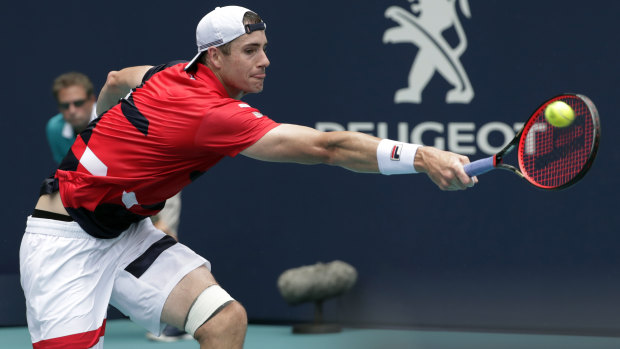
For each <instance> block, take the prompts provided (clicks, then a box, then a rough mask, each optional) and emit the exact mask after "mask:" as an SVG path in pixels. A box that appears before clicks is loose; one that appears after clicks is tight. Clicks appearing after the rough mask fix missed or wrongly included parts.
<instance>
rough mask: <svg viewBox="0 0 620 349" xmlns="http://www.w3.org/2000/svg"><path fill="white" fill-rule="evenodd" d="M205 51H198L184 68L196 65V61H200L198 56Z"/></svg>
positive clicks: (187, 68)
mask: <svg viewBox="0 0 620 349" xmlns="http://www.w3.org/2000/svg"><path fill="white" fill-rule="evenodd" d="M203 53H204V51H201V52H198V53H197V54H196V55H195V56H194V58H192V60H191V61H189V63H187V65H186V66H185V68H184V69H183V70H189V69H191V68H192V67H194V66H195V65H196V63H197V62H198V58H200V56H201V55H202V54H203Z"/></svg>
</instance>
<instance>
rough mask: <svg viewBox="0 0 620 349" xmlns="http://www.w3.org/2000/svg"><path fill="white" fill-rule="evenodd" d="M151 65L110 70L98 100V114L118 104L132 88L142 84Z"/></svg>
mask: <svg viewBox="0 0 620 349" xmlns="http://www.w3.org/2000/svg"><path fill="white" fill-rule="evenodd" d="M151 67H152V66H150V65H142V66H136V67H129V68H125V69H122V70H120V71H116V70H113V71H111V72H109V73H108V78H107V79H106V82H105V85H103V88H102V89H101V93H100V94H99V99H98V100H97V115H100V114H101V113H103V112H104V111H106V110H108V109H110V108H112V107H113V106H114V105H116V103H118V101H119V100H120V99H121V98H123V97H125V96H126V95H127V94H128V93H129V91H131V89H132V88H135V87H138V86H140V84H141V83H142V78H143V77H144V74H146V72H147V71H148V70H149V69H151Z"/></svg>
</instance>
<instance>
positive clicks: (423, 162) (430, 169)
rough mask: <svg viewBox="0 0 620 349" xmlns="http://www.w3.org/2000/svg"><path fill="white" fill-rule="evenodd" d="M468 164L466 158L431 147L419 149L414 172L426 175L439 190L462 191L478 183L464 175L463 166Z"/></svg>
mask: <svg viewBox="0 0 620 349" xmlns="http://www.w3.org/2000/svg"><path fill="white" fill-rule="evenodd" d="M468 163H469V158H467V156H463V155H459V154H455V153H452V152H449V151H443V150H439V149H437V148H433V147H420V148H419V149H418V151H417V153H416V156H415V159H414V166H415V168H416V171H418V172H422V173H426V174H427V175H428V177H429V178H430V179H431V180H432V181H433V183H435V184H436V185H437V186H438V187H439V189H441V190H463V189H467V188H469V187H473V186H474V184H476V183H478V179H477V178H476V177H469V176H468V175H467V174H466V173H465V170H464V169H463V165H465V164H468Z"/></svg>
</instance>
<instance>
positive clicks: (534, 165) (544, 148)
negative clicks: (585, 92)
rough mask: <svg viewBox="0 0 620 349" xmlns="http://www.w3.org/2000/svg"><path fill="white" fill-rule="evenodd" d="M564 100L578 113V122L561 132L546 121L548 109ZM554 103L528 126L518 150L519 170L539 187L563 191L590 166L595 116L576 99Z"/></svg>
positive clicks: (542, 110) (539, 113)
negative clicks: (587, 165)
mask: <svg viewBox="0 0 620 349" xmlns="http://www.w3.org/2000/svg"><path fill="white" fill-rule="evenodd" d="M558 99H559V100H562V101H564V102H566V103H568V105H570V106H571V107H572V108H573V110H574V112H575V121H574V122H573V123H572V124H571V125H570V126H567V127H563V128H558V127H554V126H552V125H551V124H549V123H548V122H547V121H546V119H545V117H544V110H545V107H546V106H547V105H548V104H549V103H551V102H554V101H555V100H558ZM558 99H554V100H551V101H549V102H548V103H546V104H545V105H544V106H542V107H541V108H540V109H539V110H538V111H537V114H536V117H535V118H532V120H530V121H529V122H528V124H527V125H526V128H525V130H524V133H523V135H522V141H521V143H520V149H519V155H520V156H519V162H520V165H521V166H520V167H521V169H522V171H523V174H524V175H525V177H526V178H527V179H528V180H530V181H531V182H533V183H534V184H536V185H539V186H542V187H546V188H553V187H560V186H562V185H564V184H566V183H568V182H570V181H571V180H573V179H574V178H575V177H576V176H578V175H579V174H580V172H581V170H582V169H583V167H584V166H585V164H586V163H587V162H588V159H589V157H590V153H591V147H592V142H593V137H594V125H593V123H592V115H591V114H590V109H589V108H588V106H587V105H586V103H585V102H584V101H583V100H581V99H580V98H578V97H575V96H564V97H560V98H558Z"/></svg>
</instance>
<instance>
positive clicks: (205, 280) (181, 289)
mask: <svg viewBox="0 0 620 349" xmlns="http://www.w3.org/2000/svg"><path fill="white" fill-rule="evenodd" d="M216 283H217V282H216V281H215V278H214V277H213V275H212V274H211V272H210V271H209V269H207V267H205V266H201V267H198V268H196V269H194V270H192V271H191V272H190V273H188V274H187V275H185V277H184V278H183V279H181V281H180V282H179V283H178V284H177V285H176V286H175V287H174V289H173V290H172V292H171V293H170V295H169V296H168V299H167V300H166V303H165V304H164V309H163V311H162V314H161V320H162V322H165V323H168V324H171V325H173V326H176V327H178V328H181V329H182V328H184V326H185V320H186V319H187V314H188V313H189V310H190V308H191V306H192V304H193V303H194V301H195V300H196V298H197V297H198V296H199V295H200V294H201V293H202V291H204V290H205V289H206V288H207V287H209V286H211V285H214V284H216Z"/></svg>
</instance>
